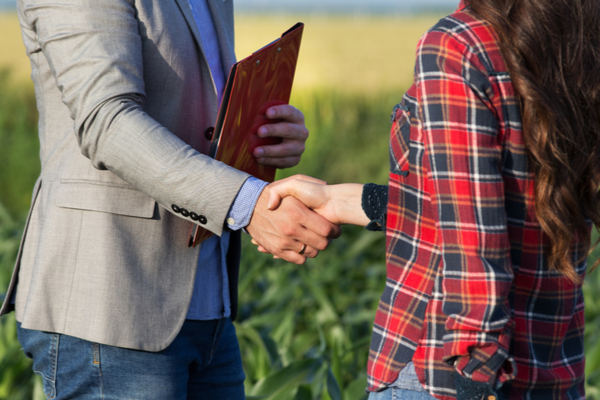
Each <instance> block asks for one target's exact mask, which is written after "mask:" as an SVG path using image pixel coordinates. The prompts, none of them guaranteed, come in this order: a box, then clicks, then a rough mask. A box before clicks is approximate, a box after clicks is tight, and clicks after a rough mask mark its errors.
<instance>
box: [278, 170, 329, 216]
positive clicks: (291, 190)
mask: <svg viewBox="0 0 600 400" xmlns="http://www.w3.org/2000/svg"><path fill="white" fill-rule="evenodd" d="M306 182H307V183H314V184H318V185H327V182H325V181H323V180H321V179H318V178H313V177H312V176H308V175H300V174H297V175H293V176H291V177H289V178H285V179H281V180H278V181H276V182H273V183H272V184H270V185H269V190H270V192H269V202H268V204H267V208H268V209H269V210H275V209H276V208H277V207H278V206H279V204H281V200H282V199H283V198H285V197H287V196H295V195H297V190H295V189H296V188H297V187H300V186H305V183H306ZM296 197H297V196H296Z"/></svg>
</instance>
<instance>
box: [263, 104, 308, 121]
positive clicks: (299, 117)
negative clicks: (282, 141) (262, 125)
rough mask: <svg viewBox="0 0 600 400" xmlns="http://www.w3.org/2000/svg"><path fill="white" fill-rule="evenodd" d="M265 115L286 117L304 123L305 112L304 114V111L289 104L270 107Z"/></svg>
mask: <svg viewBox="0 0 600 400" xmlns="http://www.w3.org/2000/svg"><path fill="white" fill-rule="evenodd" d="M265 115H266V116H267V118H269V119H284V120H286V121H290V122H298V123H302V124H303V123H304V114H302V111H300V110H298V109H297V108H296V107H294V106H292V105H289V104H280V105H277V106H273V107H269V108H268V109H267V112H266V113H265Z"/></svg>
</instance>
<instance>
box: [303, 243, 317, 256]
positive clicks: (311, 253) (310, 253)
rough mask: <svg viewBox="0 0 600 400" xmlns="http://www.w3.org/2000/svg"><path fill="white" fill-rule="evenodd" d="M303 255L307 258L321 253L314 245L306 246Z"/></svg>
mask: <svg viewBox="0 0 600 400" xmlns="http://www.w3.org/2000/svg"><path fill="white" fill-rule="evenodd" d="M302 255H303V256H304V257H306V258H315V257H316V256H318V255H319V250H317V249H315V248H314V247H310V246H306V248H305V249H304V252H303V253H302Z"/></svg>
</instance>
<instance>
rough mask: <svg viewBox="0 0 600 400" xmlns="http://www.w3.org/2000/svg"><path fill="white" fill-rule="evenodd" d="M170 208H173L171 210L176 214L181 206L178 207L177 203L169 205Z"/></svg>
mask: <svg viewBox="0 0 600 400" xmlns="http://www.w3.org/2000/svg"><path fill="white" fill-rule="evenodd" d="M171 208H172V209H173V211H175V212H176V213H177V214H179V213H180V212H181V208H179V207H178V206H177V205H175V204H173V205H172V206H171Z"/></svg>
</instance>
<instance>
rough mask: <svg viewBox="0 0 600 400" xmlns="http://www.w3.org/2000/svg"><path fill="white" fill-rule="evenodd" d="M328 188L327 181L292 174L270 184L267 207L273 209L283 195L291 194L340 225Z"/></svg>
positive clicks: (329, 187) (277, 205)
mask: <svg viewBox="0 0 600 400" xmlns="http://www.w3.org/2000/svg"><path fill="white" fill-rule="evenodd" d="M330 189H331V186H327V183H326V182H324V181H322V180H320V179H317V178H313V177H310V176H306V175H294V176H292V177H289V178H286V179H282V180H279V181H276V182H274V183H273V184H272V185H271V193H270V198H269V203H268V208H269V210H275V209H276V208H277V207H279V204H280V203H281V200H282V199H283V198H284V197H287V196H293V197H295V198H297V199H298V200H300V201H301V202H302V203H304V205H306V206H307V207H308V208H310V209H312V210H313V211H315V212H317V213H318V214H320V215H321V216H323V217H325V218H326V219H328V220H329V222H331V223H334V224H336V225H341V224H342V222H341V220H340V218H339V217H338V215H337V214H336V210H335V206H334V204H333V202H332V201H331V190H330Z"/></svg>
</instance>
